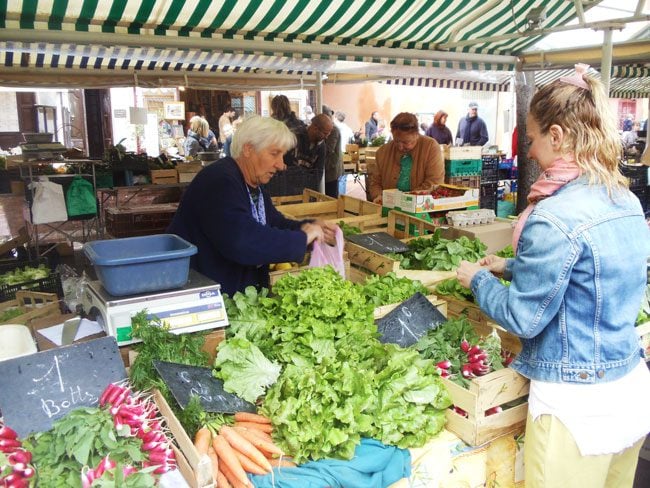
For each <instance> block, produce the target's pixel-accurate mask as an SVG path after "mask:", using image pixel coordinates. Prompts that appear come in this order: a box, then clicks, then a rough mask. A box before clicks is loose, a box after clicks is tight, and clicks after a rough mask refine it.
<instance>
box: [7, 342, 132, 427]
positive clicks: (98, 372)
mask: <svg viewBox="0 0 650 488" xmlns="http://www.w3.org/2000/svg"><path fill="white" fill-rule="evenodd" d="M125 378H126V370H125V369H124V363H123V362H122V357H121V356H120V351H119V349H118V347H117V342H116V341H115V337H102V338H99V339H94V340H91V341H87V342H81V343H79V344H73V345H70V346H65V347H59V348H56V349H50V350H47V351H43V352H38V353H35V354H30V355H29V356H20V357H17V358H13V359H7V360H5V361H0V392H1V393H0V411H2V414H3V415H4V420H5V423H6V424H7V425H8V426H9V427H11V428H12V429H14V430H15V431H16V432H18V435H19V436H20V437H24V436H26V435H27V434H29V433H31V432H43V431H46V430H49V429H50V428H51V427H52V423H53V422H54V421H55V420H57V419H59V418H61V417H64V416H65V415H67V414H68V413H70V411H72V410H74V409H76V408H79V407H96V406H97V405H98V402H99V397H100V396H101V394H102V392H103V391H104V389H105V388H106V387H107V386H108V384H109V383H114V382H116V381H120V380H123V379H125Z"/></svg>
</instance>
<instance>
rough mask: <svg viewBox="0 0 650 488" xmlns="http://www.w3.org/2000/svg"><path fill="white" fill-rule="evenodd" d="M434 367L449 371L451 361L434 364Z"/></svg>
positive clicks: (446, 360)
mask: <svg viewBox="0 0 650 488" xmlns="http://www.w3.org/2000/svg"><path fill="white" fill-rule="evenodd" d="M436 366H438V367H439V368H440V369H449V368H451V361H450V360H449V359H445V360H444V361H440V362H439V363H436Z"/></svg>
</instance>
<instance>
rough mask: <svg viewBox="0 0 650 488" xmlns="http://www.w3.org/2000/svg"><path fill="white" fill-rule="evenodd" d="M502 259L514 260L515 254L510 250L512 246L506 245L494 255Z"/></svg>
mask: <svg viewBox="0 0 650 488" xmlns="http://www.w3.org/2000/svg"><path fill="white" fill-rule="evenodd" d="M495 254H496V255H497V256H499V257H502V258H514V257H515V252H514V251H513V250H512V245H510V244H508V245H507V246H506V247H504V248H503V249H501V250H500V251H498V252H496V253H495Z"/></svg>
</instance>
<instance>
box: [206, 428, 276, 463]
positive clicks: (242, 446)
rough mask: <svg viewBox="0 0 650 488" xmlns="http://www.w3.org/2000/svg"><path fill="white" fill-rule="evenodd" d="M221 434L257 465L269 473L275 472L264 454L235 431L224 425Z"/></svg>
mask: <svg viewBox="0 0 650 488" xmlns="http://www.w3.org/2000/svg"><path fill="white" fill-rule="evenodd" d="M219 433H220V434H221V435H222V436H224V438H225V439H226V440H227V441H228V442H229V443H230V445H231V446H232V447H233V448H235V449H236V450H237V451H239V452H241V453H242V454H244V455H245V456H246V457H248V458H250V459H251V460H252V461H253V462H254V463H255V464H258V465H259V466H261V467H262V468H264V469H266V470H267V471H272V470H273V468H272V467H271V465H270V464H269V462H268V461H267V459H266V458H265V457H264V454H262V453H261V452H260V450H259V449H258V448H257V447H255V446H254V445H253V444H251V443H250V442H249V441H248V440H247V439H246V438H245V437H243V436H242V435H241V434H240V433H239V432H237V431H236V430H235V429H233V428H232V427H229V426H227V425H223V426H221V429H220V430H219Z"/></svg>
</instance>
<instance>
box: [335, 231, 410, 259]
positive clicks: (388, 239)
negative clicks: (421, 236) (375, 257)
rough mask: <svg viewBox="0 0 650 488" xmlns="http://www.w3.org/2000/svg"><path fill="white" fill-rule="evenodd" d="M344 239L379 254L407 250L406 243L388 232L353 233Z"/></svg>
mask: <svg viewBox="0 0 650 488" xmlns="http://www.w3.org/2000/svg"><path fill="white" fill-rule="evenodd" d="M346 239H347V240H348V241H350V242H354V243H355V244H358V245H359V246H361V247H365V248H366V249H370V250H371V251H375V252H378V253H380V254H386V253H388V252H406V251H408V250H409V247H408V246H407V245H406V244H404V243H403V242H402V241H400V240H399V239H396V238H395V237H393V236H392V235H390V234H389V233H388V232H371V233H369V234H354V235H351V236H348V237H346Z"/></svg>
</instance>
